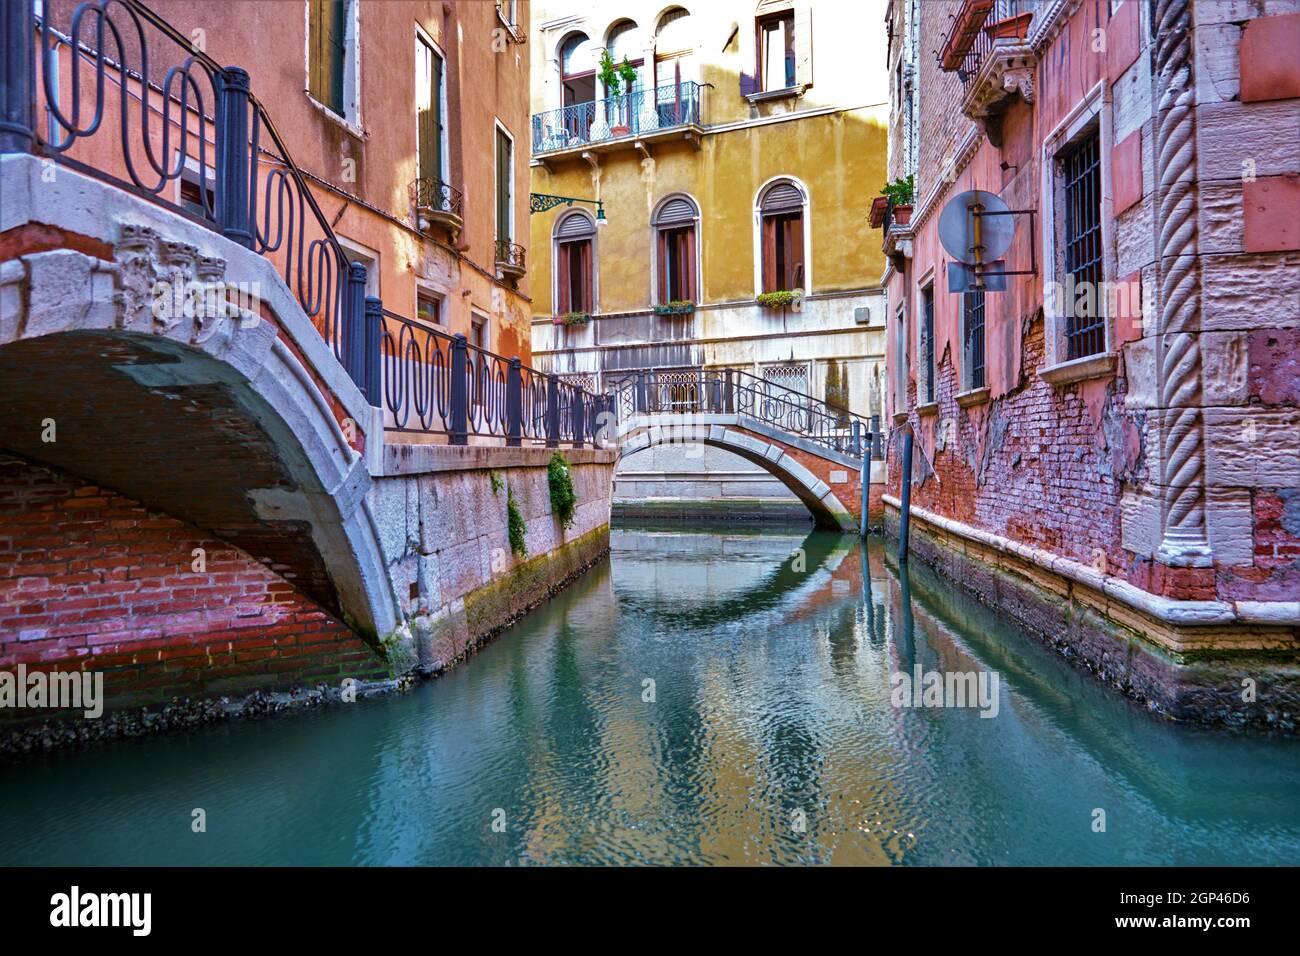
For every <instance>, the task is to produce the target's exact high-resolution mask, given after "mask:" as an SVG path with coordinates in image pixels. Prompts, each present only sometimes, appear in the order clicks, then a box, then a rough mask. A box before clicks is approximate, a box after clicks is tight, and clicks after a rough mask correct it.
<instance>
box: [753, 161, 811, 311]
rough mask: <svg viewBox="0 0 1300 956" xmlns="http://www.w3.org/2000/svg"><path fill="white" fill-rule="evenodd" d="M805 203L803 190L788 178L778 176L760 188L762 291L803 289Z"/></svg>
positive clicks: (805, 226) (804, 288) (804, 280)
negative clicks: (775, 180) (768, 184)
mask: <svg viewBox="0 0 1300 956" xmlns="http://www.w3.org/2000/svg"><path fill="white" fill-rule="evenodd" d="M805 205H806V203H805V199H804V193H803V190H801V189H800V188H799V187H798V186H797V185H795V184H794V183H793V182H791V181H790V180H778V181H777V182H774V183H772V184H771V185H770V186H768V187H767V188H766V189H765V190H764V191H763V194H762V197H761V198H760V200H759V241H760V255H761V258H762V291H763V292H785V291H793V290H795V289H803V290H805V291H807V287H806V274H805V273H806V269H805V263H804V252H805V242H804V237H805V230H806V228H807V224H806V223H805V222H804V209H805Z"/></svg>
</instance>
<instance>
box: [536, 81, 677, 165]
mask: <svg viewBox="0 0 1300 956" xmlns="http://www.w3.org/2000/svg"><path fill="white" fill-rule="evenodd" d="M700 92H701V88H700V84H698V83H696V82H694V81H689V80H687V81H683V82H681V83H665V84H662V85H660V86H657V87H655V88H654V89H652V90H645V89H640V88H636V89H633V90H632V91H631V92H630V93H620V94H618V95H617V96H607V97H606V98H605V99H603V100H591V101H589V102H586V103H574V104H573V105H571V106H565V107H563V108H561V109H558V110H551V111H549V112H547V113H537V114H535V115H534V116H533V152H534V153H548V152H554V151H556V150H561V149H569V148H571V147H574V146H584V145H587V144H590V143H599V142H604V141H606V140H613V139H620V138H623V137H630V136H644V135H645V134H647V133H649V132H653V131H655V130H661V129H671V128H673V127H676V126H699V125H701V122H700V114H701V109H700Z"/></svg>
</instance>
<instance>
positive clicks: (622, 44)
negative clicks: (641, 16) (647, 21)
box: [605, 20, 643, 66]
mask: <svg viewBox="0 0 1300 956" xmlns="http://www.w3.org/2000/svg"><path fill="white" fill-rule="evenodd" d="M605 48H606V49H608V50H609V56H610V59H612V60H613V61H614V62H615V63H620V64H621V63H622V62H623V58H624V57H627V60H628V62H629V63H631V64H632V65H633V66H639V65H640V64H641V62H642V60H643V57H642V56H641V52H642V51H641V40H640V37H639V34H638V33H637V28H636V24H635V23H633V22H632V21H631V20H620V21H619V22H618V23H616V24H615V25H614V26H613V27H612V28H611V29H610V31H609V39H608V40H607V41H606V42H605Z"/></svg>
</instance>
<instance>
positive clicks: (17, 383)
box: [0, 331, 375, 697]
mask: <svg viewBox="0 0 1300 956" xmlns="http://www.w3.org/2000/svg"><path fill="white" fill-rule="evenodd" d="M151 382H152V383H158V382H163V383H166V384H150V383H151ZM0 383H3V384H2V387H0V451H3V452H8V453H12V454H10V455H7V456H6V461H14V460H16V459H15V458H14V456H15V455H16V456H18V458H19V459H25V460H26V461H25V462H24V463H23V465H22V466H21V467H20V466H18V465H10V466H9V467H8V469H7V474H9V475H10V477H11V480H13V481H15V482H17V485H16V487H25V486H26V485H28V484H29V483H30V481H29V479H31V476H32V475H39V474H41V473H42V472H46V473H48V474H47V475H46V477H45V478H43V479H41V480H40V481H36V484H43V485H46V486H48V487H50V488H53V487H54V486H56V485H57V486H59V487H63V488H65V489H66V490H67V494H66V495H64V496H63V498H62V499H61V505H56V504H54V503H53V502H55V501H57V500H59V496H58V494H57V493H55V492H53V491H50V493H49V494H50V496H51V497H50V499H49V500H48V501H47V502H46V504H45V505H44V506H42V508H41V509H39V510H36V511H30V510H25V509H24V507H23V506H22V504H21V495H19V496H18V497H17V499H16V500H18V501H19V504H18V506H17V507H16V508H12V507H11V508H10V509H9V510H7V511H6V512H5V514H6V517H8V518H9V519H10V520H13V519H14V515H18V516H19V517H18V521H19V524H20V526H21V527H24V528H31V529H33V531H32V533H34V534H36V535H37V540H40V541H43V542H45V545H43V547H44V548H45V550H47V551H49V550H52V549H54V550H57V549H58V548H60V547H63V545H61V544H58V543H56V539H65V538H66V539H67V541H66V544H67V546H68V547H69V548H72V549H73V551H74V552H76V551H77V544H80V545H81V551H84V552H93V551H96V550H98V551H100V552H101V556H100V557H99V558H98V559H94V558H93V555H91V554H89V553H87V554H85V555H84V556H83V557H77V556H75V554H74V555H73V556H70V557H69V558H68V565H69V567H66V568H64V569H63V570H64V571H67V572H68V573H70V574H71V573H73V572H72V571H71V570H70V567H71V565H72V563H74V562H80V561H82V560H88V562H89V566H87V567H84V568H83V567H81V565H80V564H77V568H78V571H77V572H76V573H78V574H80V575H82V576H83V577H84V576H86V575H92V576H95V577H85V578H84V585H86V586H87V587H86V591H85V593H81V592H79V591H77V592H74V593H73V594H71V595H65V596H64V597H62V598H61V597H60V596H59V595H58V593H57V591H58V589H59V587H60V586H61V585H59V584H58V583H57V579H58V577H59V573H60V571H59V569H58V568H56V567H54V565H58V564H60V563H61V562H59V561H57V560H56V561H46V562H44V563H43V564H42V563H41V562H37V563H36V564H35V567H37V568H40V567H42V566H44V567H46V568H47V571H48V575H47V577H46V578H45V580H47V582H54V584H53V586H52V587H51V588H48V589H47V591H51V592H53V593H50V594H49V595H48V597H47V599H46V600H44V601H35V600H25V599H24V598H23V597H22V591H23V590H24V587H23V581H25V580H27V579H29V578H35V579H37V580H40V579H41V575H40V574H35V575H33V574H25V573H23V568H24V567H26V568H27V570H29V571H30V570H31V567H32V566H33V565H32V564H31V559H32V558H33V557H35V556H37V553H38V552H39V550H40V549H39V548H33V549H28V548H23V550H22V552H19V553H16V554H15V555H14V556H13V560H11V561H6V562H4V563H3V565H0V604H2V605H4V606H5V608H6V611H5V612H0V635H3V639H4V640H6V641H7V642H8V643H6V645H5V647H4V649H3V651H0V666H3V665H4V664H13V663H17V662H19V659H20V657H19V655H20V652H19V651H18V650H16V649H13V648H11V647H10V646H9V645H11V644H16V645H18V647H24V646H25V647H26V648H27V650H26V651H22V652H21V656H22V657H24V658H30V657H31V655H32V654H33V653H36V652H39V654H44V655H45V658H44V659H45V660H51V661H52V660H57V659H60V658H68V659H74V658H77V657H94V656H96V655H95V653H94V650H93V649H94V648H96V647H100V648H110V647H111V648H113V649H114V650H113V652H112V653H113V654H115V655H118V656H117V657H114V658H112V660H114V661H115V665H114V666H135V665H130V663H129V661H128V659H127V658H125V657H121V656H120V655H131V654H137V653H138V654H142V655H143V657H142V658H141V659H140V661H137V662H136V664H137V665H138V664H140V663H141V662H143V661H147V660H148V658H149V657H150V652H151V651H152V652H154V661H153V663H161V662H162V661H163V660H165V659H167V658H168V657H172V659H182V658H184V655H173V653H172V652H174V651H176V650H179V649H181V648H182V647H183V646H184V647H203V648H204V649H205V651H204V655H203V656H204V657H206V658H207V659H208V660H207V664H206V666H205V667H195V668H191V670H200V671H203V670H206V673H207V678H204V677H203V676H202V674H200V675H198V676H197V677H196V675H195V674H193V673H187V675H186V680H183V681H173V680H172V679H171V678H168V677H167V676H166V675H165V674H161V673H156V674H154V675H152V677H151V678H142V679H144V680H146V681H147V680H156V681H158V682H159V683H158V684H157V686H158V687H166V688H169V689H170V688H172V687H183V686H184V687H186V688H187V689H188V685H189V684H191V683H194V681H195V680H197V682H198V684H200V685H204V686H206V684H207V683H210V682H211V681H218V682H220V681H223V680H226V679H227V678H239V677H240V676H241V674H240V673H239V670H240V666H239V665H241V664H244V665H248V666H246V667H244V668H243V673H242V676H243V677H244V678H247V679H245V680H242V681H239V680H236V681H235V683H242V684H244V685H257V684H287V683H291V682H292V680H293V678H294V676H295V675H297V676H307V674H308V673H309V672H310V671H311V670H313V669H314V668H313V667H310V666H309V667H308V668H307V669H306V670H303V669H301V668H296V667H295V666H294V665H292V664H290V663H289V661H288V658H290V657H292V656H294V654H295V653H297V654H301V651H296V652H290V651H288V650H287V647H288V645H289V644H296V640H285V638H294V637H295V631H294V630H293V629H294V628H295V627H296V626H297V625H298V624H311V625H316V624H319V625H320V628H321V629H322V630H323V631H330V632H331V633H332V634H333V635H334V636H335V638H336V639H337V640H339V641H345V642H346V644H347V645H348V646H349V647H350V649H351V650H352V651H356V652H364V653H365V654H366V655H369V657H370V658H371V660H375V658H374V655H373V654H372V653H371V652H370V651H369V649H368V648H367V646H366V644H365V643H364V642H363V641H362V640H361V639H360V638H359V637H356V636H353V635H352V633H351V631H349V630H348V628H346V627H345V626H344V624H342V623H341V622H340V618H341V617H343V612H342V610H341V608H340V600H339V594H338V591H337V589H336V587H335V585H334V583H333V581H332V579H331V574H330V569H329V568H327V567H326V563H325V558H324V557H323V556H322V554H321V552H320V548H319V547H318V546H317V544H316V543H315V541H314V540H313V529H312V527H311V526H310V523H309V522H306V521H300V520H299V521H295V520H271V519H268V518H267V517H265V516H264V515H259V514H258V512H257V505H256V503H255V497H261V498H262V499H263V500H264V499H265V498H266V496H267V495H271V496H275V495H277V494H280V493H283V494H284V495H285V496H295V495H296V496H300V497H307V498H310V497H312V496H314V495H317V494H319V493H320V491H321V489H320V488H319V487H313V482H312V475H311V469H310V467H308V465H307V462H306V460H305V457H304V456H303V453H302V450H301V449H300V448H299V447H298V446H297V442H296V440H294V438H293V436H292V434H291V433H287V426H286V425H285V424H284V422H283V421H282V420H281V419H280V417H279V416H278V414H277V413H276V410H275V409H272V408H270V407H269V406H268V405H267V403H266V402H265V400H264V399H262V398H261V396H259V395H258V394H257V393H256V392H255V391H254V389H253V387H252V386H251V384H250V383H248V382H247V381H246V380H243V379H242V378H241V377H240V376H239V375H238V374H237V373H234V372H233V370H232V369H230V368H229V367H228V366H224V365H223V363H221V362H219V361H218V360H216V359H213V358H211V357H210V356H208V355H206V354H204V353H201V352H198V351H196V350H193V349H189V348H187V347H185V346H181V345H178V344H176V343H173V342H169V341H167V340H164V339H159V338H157V337H154V336H145V335H133V334H129V333H121V332H104V331H82V332H64V333H60V334H54V335H45V336H39V337H36V338H30V339H22V340H19V341H15V342H11V343H8V344H6V345H4V346H0ZM50 422H52V423H53V429H54V433H53V438H54V440H53V441H45V440H43V437H50V435H49V432H48V427H47V423H50ZM19 471H26V472H28V473H29V475H28V478H24V479H22V480H19V479H17V478H14V477H13V476H14V475H15V474H16V473H17V472H19ZM31 480H35V479H31ZM109 489H111V490H109ZM101 499H104V500H106V501H111V502H112V508H113V509H119V510H122V511H124V512H131V514H132V515H137V514H138V513H139V512H140V511H141V509H143V510H144V512H145V513H147V514H148V517H146V518H139V517H122V518H116V519H105V521H106V522H107V523H100V524H96V523H94V522H92V523H91V524H89V525H83V524H80V523H79V522H78V520H77V518H76V517H75V514H76V512H77V511H78V510H79V509H83V508H90V507H91V506H90V505H87V504H84V503H83V502H85V501H96V502H98V501H100V500H101ZM115 521H118V522H124V524H122V525H121V526H115V525H114V522H115ZM133 521H134V525H133V527H128V526H129V525H130V524H131V522H133ZM142 521H143V522H145V525H144V527H141V524H140V523H141V522H142ZM132 530H134V531H143V530H151V531H157V532H159V534H158V535H157V537H158V538H159V539H160V540H159V542H158V543H159V546H160V548H161V551H160V553H165V554H166V555H167V560H166V561H160V562H158V563H153V564H150V563H143V564H135V563H133V560H132V559H131V552H130V549H129V547H128V549H127V551H126V552H125V553H123V552H122V550H121V548H122V543H121V542H115V538H114V535H115V534H116V533H118V532H126V531H132ZM70 534H75V535H79V536H80V537H75V538H72V537H68V535H70ZM127 537H128V538H129V537H130V535H127ZM200 537H201V538H202V539H203V540H206V541H208V542H209V543H215V547H216V550H217V552H218V553H219V554H222V555H225V556H226V557H224V558H223V559H221V560H219V561H218V563H217V567H216V569H213V567H212V565H211V564H210V565H209V568H208V571H207V572H206V573H205V574H204V575H200V576H195V577H194V578H191V577H190V572H189V569H190V567H191V562H192V561H193V557H192V556H191V554H190V553H191V551H192V549H193V548H195V547H205V546H204V545H203V544H198V543H194V542H196V541H197V540H198V539H199V538H200ZM17 541H18V539H17V538H15V537H13V536H12V535H11V536H5V535H4V534H0V545H4V544H5V543H6V542H7V543H8V544H9V545H10V546H12V545H13V544H15V542H17ZM185 545H188V547H184V546H185ZM29 551H30V552H31V553H28V552H29ZM97 561H98V562H99V564H100V566H98V567H96V566H95V565H96V562H97ZM115 562H117V563H115ZM178 562H179V563H178ZM14 570H17V572H18V573H17V575H15V574H13V571H14ZM123 574H124V575H125V578H126V582H128V583H126V584H125V585H124V582H123V581H121V580H116V578H118V577H120V576H122V575H123ZM268 576H269V577H268ZM198 578H204V579H206V580H209V581H212V582H217V584H216V586H214V587H204V586H202V584H201V583H200V581H199V580H198ZM151 579H152V580H153V582H154V583H155V584H157V583H158V582H167V581H171V582H173V585H174V589H175V590H179V591H180V592H182V595H183V596H182V597H181V598H179V599H177V600H175V601H166V600H164V601H158V600H154V599H153V596H152V595H146V594H144V593H143V592H144V591H146V590H152V591H154V592H157V593H158V594H163V593H164V592H165V591H166V589H167V585H166V584H161V585H160V586H158V587H154V588H152V589H146V588H143V587H135V586H134V585H132V584H130V583H129V582H133V581H139V582H146V581H149V580H151ZM236 582H239V584H238V587H236ZM245 584H247V585H249V586H250V590H249V592H248V593H245V592H244V591H243V587H244V585H245ZM90 585H94V586H90ZM185 585H191V586H192V587H193V588H194V590H195V592H196V595H195V596H194V597H193V598H191V597H190V596H189V595H188V590H189V588H187V587H186V586H185ZM26 586H27V587H30V586H31V585H30V584H28V585H26ZM69 586H70V587H74V588H76V587H81V586H83V585H79V584H72V585H69ZM259 589H260V594H259V593H258V592H259ZM114 594H130V595H136V597H132V598H131V599H130V600H128V601H127V602H125V604H117V603H115V598H114V597H113V595H114ZM277 595H280V596H284V595H289V596H288V597H277ZM15 598H16V599H17V603H16V604H15V603H14V599H15ZM244 598H249V599H250V600H248V601H244V600H243V599H244ZM88 601H95V602H97V603H96V605H95V607H90V606H89V605H87V604H86V602H88ZM187 601H189V602H190V603H194V602H197V605H198V606H187V607H185V608H184V609H182V605H186V603H187ZM60 603H62V604H64V605H66V604H67V603H73V604H76V605H79V607H74V608H71V610H74V611H75V610H80V611H81V612H82V617H83V619H84V620H83V621H82V622H81V623H76V622H74V621H71V620H64V621H62V623H57V624H54V625H52V627H53V630H52V631H46V632H45V633H42V625H39V624H33V623H31V621H32V619H36V620H40V619H42V614H48V612H49V610H50V608H55V606H56V605H59V604H60ZM231 605H238V606H240V607H242V608H243V609H244V612H245V613H246V614H247V617H246V618H245V619H242V620H244V621H246V622H247V623H248V626H244V625H242V624H238V623H237V622H238V621H239V620H241V619H240V618H239V617H238V613H237V612H233V611H231V610H230V606H231ZM253 605H258V606H261V607H263V608H264V609H265V608H267V607H270V608H272V609H276V610H274V611H273V612H266V611H265V610H263V611H262V612H260V613H254V611H253V610H252V609H251V608H252V606H253ZM38 606H40V607H41V609H42V613H37V612H36V608H37V607H38ZM14 607H17V608H18V609H19V612H18V613H16V614H15V613H12V611H13V608H14ZM291 607H292V610H286V609H288V608H291ZM24 608H26V609H27V610H26V611H25V612H24V611H23V609H24ZM53 613H55V614H56V616H57V615H58V611H57V608H55V610H54V611H53ZM169 618H170V622H169V620H168V619H169ZM290 619H291V620H290ZM97 621H99V622H103V623H96V622H97ZM232 622H236V623H235V624H232ZM286 627H287V628H289V630H287V631H284V630H278V629H282V628H286ZM107 628H115V630H113V629H107ZM259 630H260V631H262V632H263V633H262V634H261V636H260V638H259V637H258V636H257V635H256V633H255V632H257V631H259ZM15 631H17V632H18V634H19V640H18V641H16V642H15V641H12V640H9V639H10V638H12V637H13V635H14V633H15ZM235 631H238V632H239V634H238V635H237V636H238V638H239V640H238V641H236V640H235V637H236V635H235V634H234V632H235ZM268 631H270V632H271V633H267V632H268ZM132 632H134V635H135V638H134V639H132ZM298 633H313V634H316V636H321V635H320V634H319V633H317V632H315V631H311V632H308V631H300V632H298ZM344 634H346V638H344V636H343V635H344ZM105 635H120V639H119V638H117V637H109V636H105ZM208 638H211V640H209V639H208ZM258 640H260V641H261V642H263V646H264V647H270V648H272V649H275V650H277V652H280V651H283V652H284V653H283V655H282V659H281V660H280V662H279V663H277V664H276V665H275V668H276V669H272V670H264V669H263V668H262V666H261V665H259V664H258V663H257V662H256V661H255V660H254V659H253V658H252V657H249V656H248V655H249V654H252V653H253V652H255V651H256V648H255V647H254V646H252V644H250V643H249V642H256V641H258ZM51 641H53V642H55V643H49V642H51ZM159 641H161V642H163V643H161V644H156V642H159ZM97 642H102V643H97ZM150 642H153V643H155V644H156V646H139V647H136V648H135V649H134V650H132V649H131V648H130V646H129V645H132V644H136V645H145V644H149V643H150ZM267 642H269V643H267ZM38 644H39V645H41V647H40V648H37V645H38ZM236 644H238V645H239V646H240V647H241V649H240V650H236V649H235V645H236ZM222 645H228V647H227V650H226V651H225V652H224V653H227V654H235V655H236V657H238V656H239V655H240V654H243V655H245V657H244V660H242V661H241V660H238V659H236V660H229V659H227V658H225V657H222V656H221V652H220V647H221V646H222ZM334 652H335V653H343V650H342V647H341V646H340V647H336V648H335V649H334ZM104 653H108V652H107V651H101V652H100V656H102V655H103V654H104ZM39 654H38V659H39ZM309 656H310V655H309ZM357 661H358V662H359V661H360V658H357ZM191 663H196V662H193V661H191ZM305 663H309V664H310V663H314V662H305ZM267 666H268V667H269V666H270V665H269V663H268V664H267ZM230 668H233V670H228V669H230ZM259 675H260V676H259ZM280 675H284V676H283V679H281V677H280ZM191 678H193V679H194V680H191ZM223 686H224V685H223ZM143 696H144V697H148V696H150V695H149V694H148V693H144V694H143ZM159 696H166V694H162V693H160V694H159Z"/></svg>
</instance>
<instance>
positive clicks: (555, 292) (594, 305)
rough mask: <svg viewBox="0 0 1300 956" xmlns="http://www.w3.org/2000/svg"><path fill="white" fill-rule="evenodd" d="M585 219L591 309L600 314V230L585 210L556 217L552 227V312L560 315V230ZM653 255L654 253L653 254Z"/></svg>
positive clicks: (569, 211) (571, 211)
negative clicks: (571, 221) (572, 221)
mask: <svg viewBox="0 0 1300 956" xmlns="http://www.w3.org/2000/svg"><path fill="white" fill-rule="evenodd" d="M569 219H585V220H586V221H587V224H588V225H589V226H591V309H590V310H589V311H590V313H591V314H592V315H593V316H594V315H599V314H600V229H599V227H598V224H597V222H596V218H595V217H594V216H592V215H591V213H589V212H587V210H585V209H568V210H565V211H564V212H563V213H561V214H560V215H559V216H556V217H555V223H554V224H553V225H552V226H551V311H552V312H555V313H557V314H558V311H559V307H560V243H561V242H562V241H566V240H562V239H561V237H560V230H561V228H562V227H563V224H564V222H565V221H566V220H569ZM651 254H652V255H653V252H652V253H651Z"/></svg>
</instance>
